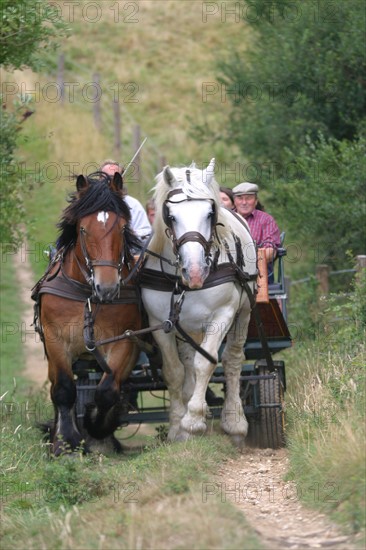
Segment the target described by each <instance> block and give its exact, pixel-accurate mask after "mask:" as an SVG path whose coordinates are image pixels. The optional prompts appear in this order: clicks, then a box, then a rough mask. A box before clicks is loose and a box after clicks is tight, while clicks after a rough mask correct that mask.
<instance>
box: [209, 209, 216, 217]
mask: <svg viewBox="0 0 366 550" xmlns="http://www.w3.org/2000/svg"><path fill="white" fill-rule="evenodd" d="M214 215H215V212H214V211H213V210H211V212H210V213H209V215H208V216H207V217H208V218H213V217H214Z"/></svg>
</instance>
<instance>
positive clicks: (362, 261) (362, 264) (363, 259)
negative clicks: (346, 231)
mask: <svg viewBox="0 0 366 550" xmlns="http://www.w3.org/2000/svg"><path fill="white" fill-rule="evenodd" d="M365 268H366V256H364V255H359V256H357V265H356V271H357V272H358V273H359V272H360V271H361V270H362V269H365Z"/></svg>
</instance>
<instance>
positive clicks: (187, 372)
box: [139, 159, 257, 446]
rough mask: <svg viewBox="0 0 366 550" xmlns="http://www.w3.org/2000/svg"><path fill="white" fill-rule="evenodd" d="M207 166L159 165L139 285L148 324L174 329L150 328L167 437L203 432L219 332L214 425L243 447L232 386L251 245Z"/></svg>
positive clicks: (252, 271)
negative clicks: (221, 388)
mask: <svg viewBox="0 0 366 550" xmlns="http://www.w3.org/2000/svg"><path fill="white" fill-rule="evenodd" d="M214 166H215V159H212V160H211V162H210V164H209V165H208V167H207V168H206V169H204V170H200V169H198V168H197V167H196V166H195V165H194V164H192V165H191V166H189V167H182V168H179V167H176V168H171V167H169V166H166V167H165V168H164V169H163V171H162V172H161V173H160V174H158V175H157V177H156V182H157V183H156V186H155V195H154V200H155V204H156V216H155V222H154V226H153V229H154V236H153V238H152V241H151V243H150V246H149V249H148V251H147V261H146V263H145V266H144V268H143V270H142V273H141V276H140V279H139V285H140V286H141V294H142V300H143V303H144V307H145V309H146V311H147V314H148V317H149V324H150V326H154V325H156V324H159V323H161V322H163V321H164V320H166V319H167V318H168V316H169V315H170V317H169V319H170V322H171V325H172V327H173V328H172V329H171V330H169V327H167V330H158V331H156V332H154V337H155V340H156V342H157V344H158V346H159V348H160V351H161V353H162V358H163V375H164V378H165V382H166V384H167V387H168V390H169V396H170V427H169V432H168V439H169V440H172V441H174V440H185V439H188V438H189V437H190V436H191V434H202V433H203V432H205V431H206V428H207V422H206V414H207V413H208V410H207V404H206V401H205V394H206V390H207V385H208V383H209V380H210V378H211V376H212V374H213V371H214V370H215V367H216V363H217V360H218V351H219V348H220V345H221V343H222V342H223V340H224V338H225V337H226V345H225V349H224V352H223V356H222V364H223V367H224V371H225V379H226V394H225V401H224V405H223V408H222V415H221V426H222V428H223V430H224V431H225V432H226V433H227V434H229V435H230V436H231V439H232V440H233V442H234V443H235V444H236V445H238V446H242V445H243V443H244V438H245V436H246V434H247V430H248V423H247V420H246V418H245V416H244V412H243V406H242V402H241V399H240V397H239V390H240V388H239V384H240V371H241V366H242V362H243V359H244V354H243V346H244V343H245V340H246V336H247V330H248V323H249V319H250V313H251V306H252V305H253V292H255V284H256V283H255V281H256V277H257V268H256V249H255V245H254V242H253V240H252V237H251V235H250V232H249V228H248V226H247V224H246V223H245V221H244V220H243V219H242V218H240V217H239V216H238V215H234V214H232V213H231V212H230V211H229V210H227V209H226V208H223V207H221V206H220V198H219V186H218V184H217V182H216V180H215V178H214ZM249 295H251V296H249ZM177 319H178V320H179V323H177Z"/></svg>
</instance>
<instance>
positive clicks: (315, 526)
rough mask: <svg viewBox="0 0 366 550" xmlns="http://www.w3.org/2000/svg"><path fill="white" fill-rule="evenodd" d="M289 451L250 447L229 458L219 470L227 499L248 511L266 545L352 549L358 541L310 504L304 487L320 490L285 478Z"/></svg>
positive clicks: (274, 549)
mask: <svg viewBox="0 0 366 550" xmlns="http://www.w3.org/2000/svg"><path fill="white" fill-rule="evenodd" d="M288 462H289V459H288V453H287V450H286V449H279V450H276V451H274V450H272V449H247V450H246V451H245V452H244V453H243V454H242V455H241V456H240V458H239V459H235V460H228V461H227V462H226V463H225V465H224V466H223V467H221V469H220V470H219V472H218V476H217V480H216V481H217V486H218V491H219V492H220V493H221V498H222V499H225V496H226V498H227V499H228V500H229V499H230V500H231V501H232V502H233V503H234V504H235V505H236V506H238V508H239V509H240V510H241V511H242V512H243V513H244V515H245V518H246V519H247V521H248V522H249V523H250V524H251V526H252V527H253V528H254V529H255V531H256V532H257V534H258V536H259V538H260V539H261V540H262V542H263V544H264V545H265V546H266V547H267V548H269V549H270V550H277V549H282V548H293V549H295V548H296V549H297V548H298V549H307V548H331V549H332V550H333V549H335V550H352V549H354V548H356V542H355V539H354V538H352V537H347V536H344V535H343V534H342V533H341V531H340V529H339V528H338V527H337V526H336V525H334V524H332V523H331V522H330V521H329V519H328V518H327V517H326V516H324V515H322V514H320V513H319V512H316V511H313V510H311V509H309V508H306V507H304V506H303V505H302V504H301V503H300V502H299V497H298V495H299V494H300V491H302V492H304V491H306V490H308V491H312V492H311V494H312V495H314V498H326V496H327V494H328V495H329V496H330V494H331V492H329V493H325V494H324V495H319V496H318V495H317V494H316V492H315V490H314V488H311V487H300V486H299V485H298V484H296V483H294V482H288V481H287V482H286V481H283V478H284V476H285V474H286V472H287V471H288Z"/></svg>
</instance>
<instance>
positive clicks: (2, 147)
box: [0, 0, 67, 244]
mask: <svg viewBox="0 0 366 550" xmlns="http://www.w3.org/2000/svg"><path fill="white" fill-rule="evenodd" d="M66 30H67V29H66V25H65V23H64V22H63V21H62V19H61V18H60V15H59V13H58V11H57V10H56V8H55V6H52V5H51V4H48V2H43V1H42V2H40V1H39V0H1V30H0V64H1V65H2V66H3V67H4V68H5V69H7V70H13V69H22V68H23V67H25V66H28V67H31V68H32V69H34V70H40V68H41V67H42V64H43V61H44V59H45V55H46V54H47V53H48V52H49V51H52V50H53V49H54V48H56V47H57V43H56V42H55V38H56V37H57V36H59V35H60V34H64V33H65V32H66ZM0 100H1V104H2V112H1V119H0V130H1V136H2V137H1V140H0V200H1V218H0V239H1V242H2V243H8V244H14V243H15V244H18V243H19V242H20V241H21V239H22V233H21V229H20V225H19V224H20V222H21V221H22V220H23V219H24V218H23V216H24V209H23V200H22V181H21V178H20V176H19V173H18V170H17V169H16V165H17V163H16V160H15V151H16V147H17V142H18V138H19V135H20V130H21V124H22V123H23V122H24V120H26V118H27V116H28V115H29V114H31V113H32V112H31V111H30V110H29V109H28V104H29V101H28V99H27V98H26V97H19V98H18V99H17V100H16V101H15V103H14V105H13V104H6V103H5V102H4V101H3V96H2V95H1V94H0Z"/></svg>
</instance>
